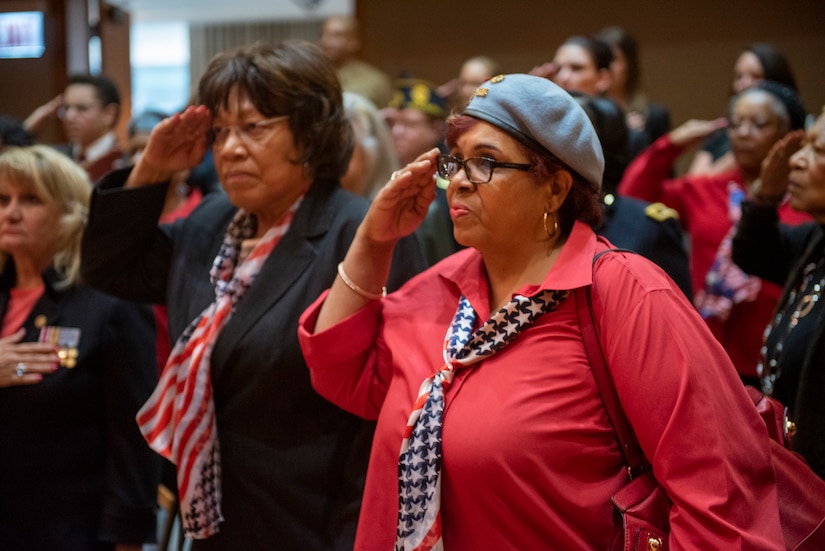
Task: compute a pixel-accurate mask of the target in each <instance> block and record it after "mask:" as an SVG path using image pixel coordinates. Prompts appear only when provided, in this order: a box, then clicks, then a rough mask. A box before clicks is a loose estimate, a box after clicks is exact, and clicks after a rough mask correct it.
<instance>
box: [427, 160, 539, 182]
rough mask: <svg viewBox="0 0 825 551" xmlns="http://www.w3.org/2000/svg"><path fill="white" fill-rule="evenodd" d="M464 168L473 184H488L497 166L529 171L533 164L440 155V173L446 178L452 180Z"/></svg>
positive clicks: (438, 168)
mask: <svg viewBox="0 0 825 551" xmlns="http://www.w3.org/2000/svg"><path fill="white" fill-rule="evenodd" d="M462 167H463V168H464V173H465V174H466V175H467V180H469V181H470V183H472V184H486V183H487V182H489V181H490V179H492V177H493V169H495V168H514V169H516V170H524V171H528V170H530V169H531V168H533V165H527V164H523V163H502V162H499V161H496V160H494V159H490V158H488V157H470V158H469V159H459V158H458V157H453V156H452V155H439V156H438V167H437V170H438V175H439V176H440V177H442V178H443V179H445V180H451V179H452V177H453V176H455V175H456V173H457V172H458V171H459V169H461V168H462Z"/></svg>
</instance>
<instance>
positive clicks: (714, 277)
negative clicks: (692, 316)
mask: <svg viewBox="0 0 825 551" xmlns="http://www.w3.org/2000/svg"><path fill="white" fill-rule="evenodd" d="M744 199H745V191H744V190H743V189H742V188H741V187H740V186H739V184H737V183H736V182H729V183H728V219H729V220H730V222H731V227H730V230H728V233H727V234H726V235H725V237H723V238H722V241H721V242H720V243H719V248H718V250H717V251H716V257H715V258H714V260H713V264H712V265H711V267H710V269H709V270H708V273H707V274H706V275H705V288H704V289H699V290H697V291H696V296H695V297H694V299H693V303H694V305H695V306H696V308H697V310H699V314H700V315H701V316H702V318H703V319H705V320H711V319H716V320H719V321H722V322H724V321H727V319H728V318H729V317H730V314H731V311H732V310H733V307H734V306H736V305H737V304H739V303H742V302H753V301H755V300H756V299H757V297H758V296H759V290H760V289H761V288H762V280H761V279H759V278H758V277H756V276H749V275H748V274H746V273H745V272H743V271H742V269H741V268H739V266H737V265H736V264H734V263H733V260H732V259H731V252H732V250H733V236H734V235H735V234H736V225H737V224H738V223H739V219H740V218H741V217H742V201H743V200H744Z"/></svg>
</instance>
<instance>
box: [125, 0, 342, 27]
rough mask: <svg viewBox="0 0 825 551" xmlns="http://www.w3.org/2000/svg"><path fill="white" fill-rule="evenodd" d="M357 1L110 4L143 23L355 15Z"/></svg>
mask: <svg viewBox="0 0 825 551" xmlns="http://www.w3.org/2000/svg"><path fill="white" fill-rule="evenodd" d="M353 2H354V0H109V3H110V4H114V5H116V6H118V7H121V8H123V9H124V10H125V11H127V12H129V14H130V16H131V20H132V22H143V21H187V22H199V23H203V22H217V21H262V20H266V21H273V20H276V21H277V20H296V19H297V20H301V19H320V18H323V17H326V16H327V15H330V14H337V13H353V9H354V8H353Z"/></svg>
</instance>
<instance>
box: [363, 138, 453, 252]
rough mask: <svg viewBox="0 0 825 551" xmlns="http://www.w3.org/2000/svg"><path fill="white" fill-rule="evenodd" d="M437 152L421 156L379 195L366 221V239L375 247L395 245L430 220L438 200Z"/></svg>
mask: <svg viewBox="0 0 825 551" xmlns="http://www.w3.org/2000/svg"><path fill="white" fill-rule="evenodd" d="M438 154H439V151H438V148H433V149H431V150H430V151H428V152H426V153H424V154H422V155H420V156H419V157H418V158H417V159H416V160H415V161H413V162H411V163H410V164H408V165H407V166H405V167H404V168H402V169H401V170H397V171H396V172H394V173H393V177H392V178H391V179H390V181H389V182H387V184H386V185H385V186H384V187H383V188H382V189H381V191H379V192H378V195H376V197H375V199H373V201H372V205H371V206H370V210H369V212H367V216H366V218H365V219H364V222H363V224H362V229H363V231H364V236H365V237H366V238H368V239H370V240H371V241H373V242H375V243H388V242H395V241H397V240H399V239H401V238H402V237H405V236H407V235H409V234H411V233H412V232H413V231H415V229H416V228H417V227H418V226H419V225H421V222H423V221H424V218H425V217H426V216H427V210H428V209H429V206H430V203H431V202H432V200H433V198H435V163H436V157H438Z"/></svg>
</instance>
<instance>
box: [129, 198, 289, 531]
mask: <svg viewBox="0 0 825 551" xmlns="http://www.w3.org/2000/svg"><path fill="white" fill-rule="evenodd" d="M302 198H303V196H302V197H301V198H299V199H298V200H297V201H296V202H295V203H294V204H293V205H292V206H291V207H290V208H289V209H288V211H287V212H286V213H284V215H283V216H282V217H281V219H280V220H278V221H277V222H276V223H275V224H274V225H273V226H272V227H271V228H269V230H267V232H266V233H265V234H264V236H263V237H261V239H260V240H259V241H258V243H257V244H256V245H255V247H254V248H253V249H252V251H251V252H250V253H249V255H248V256H247V257H246V258H245V259H243V260H242V261H239V255H240V250H241V244H242V243H243V241H244V240H245V239H250V238H252V237H253V236H254V235H255V230H256V226H257V220H256V217H255V216H254V215H253V214H250V213H248V212H246V211H244V210H239V211H238V212H237V214H236V215H235V217H234V218H233V219H232V222H230V224H229V227H228V228H227V230H226V236H225V237H224V241H223V244H222V245H221V248H220V250H219V251H218V255H217V256H216V257H215V261H214V262H213V264H212V269H211V270H210V271H209V276H210V279H211V281H212V284H213V285H214V286H215V300H214V302H212V304H210V305H209V306H207V307H206V309H205V310H204V311H203V312H202V313H201V314H200V315H199V316H198V317H197V318H195V320H194V321H192V323H190V324H189V326H188V327H187V328H186V330H185V331H184V332H183V333H182V334H181V336H180V338H179V339H178V341H177V342H176V343H175V346H174V348H173V349H172V352H171V354H170V356H169V360H168V361H167V362H166V367H165V368H164V369H163V373H162V374H161V377H160V381H159V382H158V386H157V387H156V388H155V391H154V392H153V393H152V395H151V396H150V397H149V400H147V402H146V403H145V404H144V405H143V407H142V408H141V409H140V411H139V412H138V415H137V422H138V425H139V427H140V430H141V432H142V433H143V436H144V438H146V441H147V442H148V443H149V446H150V447H151V448H152V449H153V450H155V451H156V452H158V453H159V454H160V455H162V456H163V457H166V458H167V459H169V460H170V461H172V462H173V463H175V465H176V467H177V481H178V493H179V494H180V510H181V521H182V524H183V529H184V532H185V533H186V535H187V536H189V537H191V538H194V539H203V538H207V537H209V536H211V535H213V534H215V533H216V532H217V531H218V524H219V523H220V522H222V521H223V515H222V514H221V462H220V453H219V446H218V437H217V426H216V423H215V402H214V400H213V398H212V379H211V374H210V364H211V359H212V347H213V346H214V344H215V341H216V340H217V338H218V335H219V334H220V332H221V329H223V327H224V326H225V325H226V323H227V321H228V320H229V318H230V317H231V316H232V313H233V312H234V311H235V307H236V306H237V304H238V303H239V302H240V301H241V299H242V298H243V297H244V295H245V294H246V291H247V290H248V289H249V288H250V287H251V286H252V283H253V282H254V281H255V278H256V277H257V275H258V272H260V270H261V266H263V264H264V262H265V261H266V259H267V258H268V257H269V253H270V252H272V250H273V249H274V248H275V246H276V245H277V244H278V242H279V241H280V239H281V237H282V236H283V235H284V234H285V233H286V232H287V230H288V229H289V226H290V224H291V223H292V218H293V216H294V215H295V211H296V210H298V206H299V205H300V204H301V199H302Z"/></svg>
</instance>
